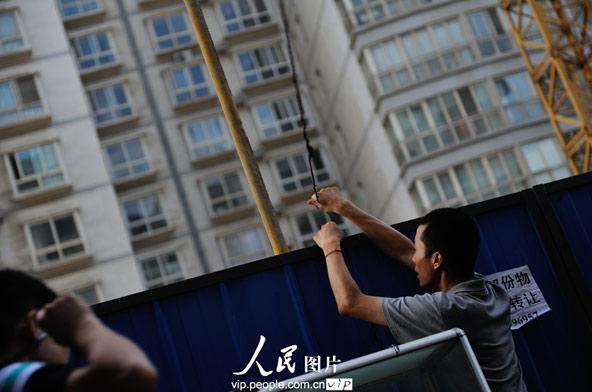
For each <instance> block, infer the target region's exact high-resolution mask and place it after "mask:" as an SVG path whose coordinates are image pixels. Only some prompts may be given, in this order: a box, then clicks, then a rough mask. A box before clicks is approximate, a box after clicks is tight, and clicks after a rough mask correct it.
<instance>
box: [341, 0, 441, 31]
mask: <svg viewBox="0 0 592 392" xmlns="http://www.w3.org/2000/svg"><path fill="white" fill-rule="evenodd" d="M413 1H415V4H416V6H415V7H413V8H410V9H407V5H406V4H405V3H404V2H401V1H400V0H391V1H389V0H378V1H375V2H372V3H368V2H367V0H364V3H363V4H361V5H359V6H355V5H354V4H353V3H352V1H351V0H341V1H340V3H341V4H342V6H343V8H344V10H345V12H346V13H347V15H348V17H349V21H350V23H351V24H352V26H353V27H354V28H355V29H357V28H361V27H367V26H371V25H373V24H375V23H379V22H381V21H385V20H388V19H390V18H393V17H396V16H401V15H405V14H407V13H409V12H412V11H415V10H417V9H419V8H422V7H424V6H432V5H433V3H437V2H439V0H432V1H430V2H429V3H425V4H424V3H423V1H422V2H420V0H413ZM394 2H396V3H398V4H399V7H400V10H399V11H393V10H392V9H391V8H390V7H389V3H394ZM418 2H419V5H418ZM376 7H380V8H381V9H382V12H383V15H384V16H383V17H381V18H380V19H378V18H377V17H376V15H373V14H372V11H371V10H372V9H374V8H376ZM359 12H364V13H365V14H366V15H367V17H368V16H369V19H368V20H369V21H368V22H366V23H360V22H359V21H358V19H357V16H356V15H357V14H358V13H359Z"/></svg>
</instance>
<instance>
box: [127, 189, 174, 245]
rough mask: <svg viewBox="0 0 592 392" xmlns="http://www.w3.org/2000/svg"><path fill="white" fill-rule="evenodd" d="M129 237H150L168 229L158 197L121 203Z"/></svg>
mask: <svg viewBox="0 0 592 392" xmlns="http://www.w3.org/2000/svg"><path fill="white" fill-rule="evenodd" d="M123 210H124V212H125V218H126V220H127V226H128V229H129V233H130V237H131V238H132V239H135V238H137V237H142V236H145V235H151V234H154V233H155V232H159V231H161V230H163V229H166V228H167V227H168V223H167V219H166V217H165V214H164V211H163V210H162V207H161V206H160V200H159V198H158V196H156V195H151V196H147V197H143V198H141V199H137V200H132V201H128V202H125V203H123Z"/></svg>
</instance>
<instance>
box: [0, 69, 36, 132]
mask: <svg viewBox="0 0 592 392" xmlns="http://www.w3.org/2000/svg"><path fill="white" fill-rule="evenodd" d="M41 114H43V105H42V104H41V98H40V97H39V93H38V91H37V86H36V84H35V78H34V77H33V76H24V77H22V78H18V79H13V80H6V81H4V82H0V125H4V124H7V123H12V122H15V121H19V120H26V119H28V118H31V117H36V116H39V115H41Z"/></svg>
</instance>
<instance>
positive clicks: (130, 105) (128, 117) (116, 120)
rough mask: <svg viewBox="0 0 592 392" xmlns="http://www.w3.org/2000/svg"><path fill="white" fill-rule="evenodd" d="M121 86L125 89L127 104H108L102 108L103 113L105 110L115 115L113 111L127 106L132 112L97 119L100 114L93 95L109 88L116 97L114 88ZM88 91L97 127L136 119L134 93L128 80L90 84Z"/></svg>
mask: <svg viewBox="0 0 592 392" xmlns="http://www.w3.org/2000/svg"><path fill="white" fill-rule="evenodd" d="M120 86H121V87H122V89H123V93H124V95H125V99H126V104H125V105H124V104H117V105H114V106H108V107H107V108H106V109H101V115H102V114H103V113H105V112H106V113H109V114H110V115H113V113H115V112H117V111H118V110H124V109H125V108H126V107H127V108H129V110H130V114H127V115H125V116H118V117H114V118H112V119H110V120H107V121H101V122H99V121H98V120H97V117H98V116H99V114H97V110H96V109H95V107H96V105H95V98H94V96H93V95H94V94H95V93H96V92H97V91H98V90H106V89H109V90H110V94H111V95H112V97H115V92H114V89H115V88H116V87H120ZM86 91H87V97H88V99H89V104H90V108H91V109H92V110H93V120H94V122H95V125H96V127H97V128H106V127H109V126H111V125H115V124H120V123H124V122H126V121H129V120H131V119H134V118H135V117H136V110H135V107H134V103H133V100H132V94H131V93H130V89H129V86H128V82H127V81H120V82H117V81H116V82H115V83H110V84H101V85H97V86H89V87H87V89H86ZM118 107H120V108H118Z"/></svg>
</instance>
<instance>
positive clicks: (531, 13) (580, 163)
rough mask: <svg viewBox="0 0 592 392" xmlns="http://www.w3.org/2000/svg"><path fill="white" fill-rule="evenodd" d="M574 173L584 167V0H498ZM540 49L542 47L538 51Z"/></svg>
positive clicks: (589, 35)
mask: <svg viewBox="0 0 592 392" xmlns="http://www.w3.org/2000/svg"><path fill="white" fill-rule="evenodd" d="M500 5H501V7H502V9H503V10H504V12H505V14H506V17H507V19H508V21H509V23H510V26H511V28H512V32H513V34H514V37H515V39H516V42H517V44H518V47H519V49H520V52H521V53H522V57H523V58H524V60H525V61H526V65H527V67H528V71H529V72H530V75H531V76H532V79H533V81H534V84H535V86H536V89H537V91H538V93H539V97H540V98H541V100H542V101H543V104H544V106H545V109H546V110H547V113H548V114H549V119H550V120H551V123H552V124H553V128H554V129H555V133H556V134H557V137H558V138H559V141H560V142H561V145H562V147H563V149H564V151H565V154H566V155H567V160H568V162H569V165H570V167H571V170H572V172H573V173H574V174H580V173H584V172H587V171H589V170H590V151H591V149H592V4H591V2H590V0H500ZM541 50H543V51H541Z"/></svg>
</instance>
